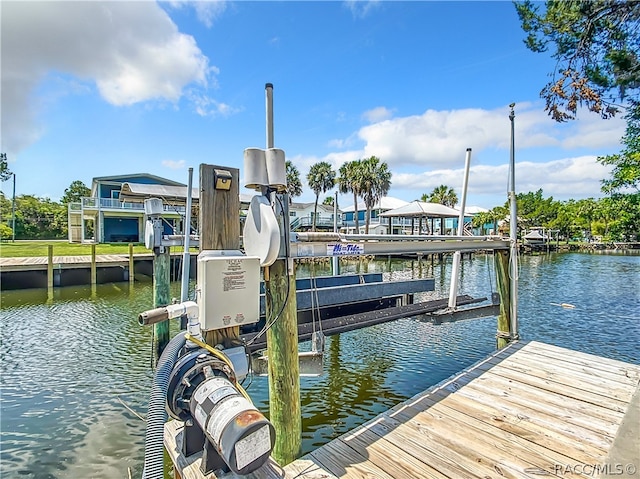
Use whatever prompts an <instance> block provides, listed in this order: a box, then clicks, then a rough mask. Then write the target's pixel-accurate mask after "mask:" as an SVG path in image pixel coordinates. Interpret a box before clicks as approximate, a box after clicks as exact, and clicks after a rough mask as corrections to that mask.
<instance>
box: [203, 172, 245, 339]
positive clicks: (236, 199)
mask: <svg viewBox="0 0 640 479" xmlns="http://www.w3.org/2000/svg"><path fill="white" fill-rule="evenodd" d="M215 170H224V171H227V172H229V173H230V174H231V180H230V181H231V185H230V187H229V189H228V190H223V189H216V177H215ZM199 203H200V211H199V213H198V214H199V218H198V224H199V225H200V251H201V252H202V251H206V250H239V249H240V170H238V169H237V168H229V167H226V166H214V165H205V164H201V165H200V199H199ZM205 342H206V343H207V344H209V345H210V346H215V345H217V344H222V345H224V346H225V347H231V346H233V345H236V344H237V343H239V342H240V328H239V327H238V326H233V327H229V328H224V329H218V330H215V331H206V332H205Z"/></svg>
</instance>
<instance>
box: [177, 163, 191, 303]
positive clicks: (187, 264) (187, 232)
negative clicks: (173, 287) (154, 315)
mask: <svg viewBox="0 0 640 479" xmlns="http://www.w3.org/2000/svg"><path fill="white" fill-rule="evenodd" d="M192 185H193V168H189V181H188V186H187V210H186V212H185V215H184V216H185V218H184V252H183V253H182V283H181V284H180V286H181V288H180V301H183V302H184V301H187V300H188V299H189V274H190V269H191V255H190V253H189V248H190V246H191V244H190V243H191V241H190V240H191V196H192Z"/></svg>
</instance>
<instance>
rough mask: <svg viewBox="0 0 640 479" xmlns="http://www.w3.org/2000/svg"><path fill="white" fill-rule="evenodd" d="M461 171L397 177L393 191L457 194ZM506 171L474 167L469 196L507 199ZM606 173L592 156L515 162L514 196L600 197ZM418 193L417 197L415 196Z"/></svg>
mask: <svg viewBox="0 0 640 479" xmlns="http://www.w3.org/2000/svg"><path fill="white" fill-rule="evenodd" d="M463 174H464V170H463V169H440V170H434V171H427V172H423V173H417V174H416V173H397V174H394V175H393V177H392V188H393V189H395V190H398V191H399V190H406V189H410V190H415V191H416V196H420V194H422V193H429V192H430V191H431V190H433V188H435V187H436V186H438V185H442V184H445V185H449V186H452V187H453V188H454V189H455V190H456V191H457V192H458V193H460V189H461V187H462V178H463ZM508 174H509V167H508V165H507V164H506V163H505V164H504V165H497V166H490V165H477V166H472V167H471V168H470V170H469V186H468V188H469V189H468V192H469V194H474V195H501V194H502V195H504V198H505V199H506V192H507V180H508ZM608 174H609V169H608V168H607V167H605V166H603V165H601V164H600V163H598V162H597V161H596V157H595V156H582V157H576V158H565V159H561V160H552V161H547V162H540V163H534V162H531V161H522V162H516V192H522V193H526V192H529V191H537V190H538V189H540V188H542V190H543V192H544V196H545V197H547V196H553V197H554V198H555V199H558V200H563V199H569V198H579V197H584V196H599V193H600V180H601V179H602V178H606V177H607V175H608ZM418 193H420V194H418Z"/></svg>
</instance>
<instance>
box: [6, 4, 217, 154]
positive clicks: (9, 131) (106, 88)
mask: <svg viewBox="0 0 640 479" xmlns="http://www.w3.org/2000/svg"><path fill="white" fill-rule="evenodd" d="M50 72H61V73H63V74H69V75H71V76H74V77H77V78H80V79H82V80H84V81H88V82H95V84H96V86H97V88H98V91H99V92H100V95H101V96H102V97H103V98H104V99H105V100H106V101H108V102H109V103H111V104H113V105H118V106H120V105H131V104H134V103H137V102H143V101H148V100H153V99H162V100H168V101H171V102H175V101H177V100H178V99H179V98H180V97H181V95H182V93H183V89H184V87H185V86H187V85H189V84H191V83H197V84H200V85H202V86H207V84H208V82H209V77H210V76H211V74H212V73H213V72H214V70H212V69H211V68H210V66H209V60H208V59H207V57H205V56H204V55H203V54H202V52H201V51H200V49H199V48H198V46H197V45H196V42H195V40H194V38H193V37H192V36H190V35H185V34H182V33H180V32H179V31H178V29H177V27H176V25H175V24H174V23H173V22H172V20H171V19H170V18H169V16H168V15H167V14H166V12H165V11H164V10H163V9H162V8H160V6H158V5H157V4H156V3H155V2H148V1H144V2H37V3H36V2H17V1H16V2H3V5H2V132H3V134H2V143H3V145H2V148H3V150H5V151H12V152H17V151H19V150H20V149H22V148H24V147H26V146H28V145H29V144H30V143H31V142H33V141H34V140H35V139H36V138H37V137H38V135H39V133H40V131H39V127H38V126H37V125H36V124H35V118H36V116H37V113H38V105H37V103H36V101H35V100H34V98H33V94H34V89H35V87H36V86H37V85H38V84H39V82H40V81H41V80H42V79H43V78H44V77H45V76H46V75H47V74H49V73H50Z"/></svg>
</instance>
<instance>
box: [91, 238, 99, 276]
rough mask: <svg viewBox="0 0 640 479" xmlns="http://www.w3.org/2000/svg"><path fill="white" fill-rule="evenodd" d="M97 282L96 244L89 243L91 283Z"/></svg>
mask: <svg viewBox="0 0 640 479" xmlns="http://www.w3.org/2000/svg"><path fill="white" fill-rule="evenodd" d="M97 283H98V268H96V244H95V243H92V244H91V285H92V286H93V285H96V284H97Z"/></svg>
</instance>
